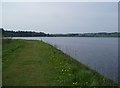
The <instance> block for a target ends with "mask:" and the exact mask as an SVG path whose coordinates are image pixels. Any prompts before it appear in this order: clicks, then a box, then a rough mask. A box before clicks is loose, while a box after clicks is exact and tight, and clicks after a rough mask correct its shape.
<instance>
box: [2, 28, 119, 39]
mask: <svg viewBox="0 0 120 88" xmlns="http://www.w3.org/2000/svg"><path fill="white" fill-rule="evenodd" d="M0 30H2V36H4V37H120V33H118V32H112V33H106V32H99V33H70V34H46V33H44V32H32V31H7V30H4V29H3V28H0Z"/></svg>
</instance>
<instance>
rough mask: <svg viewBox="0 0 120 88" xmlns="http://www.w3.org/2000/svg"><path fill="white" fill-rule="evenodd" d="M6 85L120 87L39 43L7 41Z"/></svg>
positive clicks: (5, 47)
mask: <svg viewBox="0 0 120 88" xmlns="http://www.w3.org/2000/svg"><path fill="white" fill-rule="evenodd" d="M2 56H3V59H2V65H3V79H2V80H3V86H115V85H116V84H115V83H114V82H113V81H112V80H110V79H108V78H106V77H104V76H102V75H100V74H99V73H97V72H95V71H94V70H91V69H89V68H88V67H86V66H85V65H83V64H81V63H79V62H78V61H76V60H74V59H73V58H71V57H69V56H67V55H65V54H64V53H62V52H61V51H60V50H57V49H56V48H54V47H53V46H51V45H49V44H46V43H44V42H43V41H38V40H7V42H6V41H5V40H4V41H3V53H2Z"/></svg>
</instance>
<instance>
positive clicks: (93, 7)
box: [2, 2, 118, 33]
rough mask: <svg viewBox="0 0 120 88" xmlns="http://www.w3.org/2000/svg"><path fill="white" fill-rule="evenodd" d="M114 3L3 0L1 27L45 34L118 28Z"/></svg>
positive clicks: (116, 29) (114, 29) (115, 3)
mask: <svg viewBox="0 0 120 88" xmlns="http://www.w3.org/2000/svg"><path fill="white" fill-rule="evenodd" d="M117 5H118V3H117V2H56V3H55V2H39V3H37V2H31V3H30V2H21V3H20V2H16V3H15V2H4V3H3V4H2V26H3V28H4V29H8V30H32V31H42V32H45V33H77V32H79V33H83V32H113V31H118V6H117Z"/></svg>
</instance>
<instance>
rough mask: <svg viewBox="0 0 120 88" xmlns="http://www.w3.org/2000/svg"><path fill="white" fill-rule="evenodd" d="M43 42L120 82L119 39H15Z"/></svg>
mask: <svg viewBox="0 0 120 88" xmlns="http://www.w3.org/2000/svg"><path fill="white" fill-rule="evenodd" d="M13 38H14V39H28V40H43V41H44V42H47V43H49V44H51V45H53V46H55V47H56V48H58V49H60V50H62V51H63V52H64V53H66V54H68V55H70V56H71V57H73V58H74V59H76V60H78V61H79V62H81V63H83V64H85V65H87V66H89V67H90V68H91V69H94V70H96V71H97V72H99V73H101V74H103V75H104V76H106V77H108V78H110V79H112V80H114V81H116V82H117V81H118V38H89V37H13Z"/></svg>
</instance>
